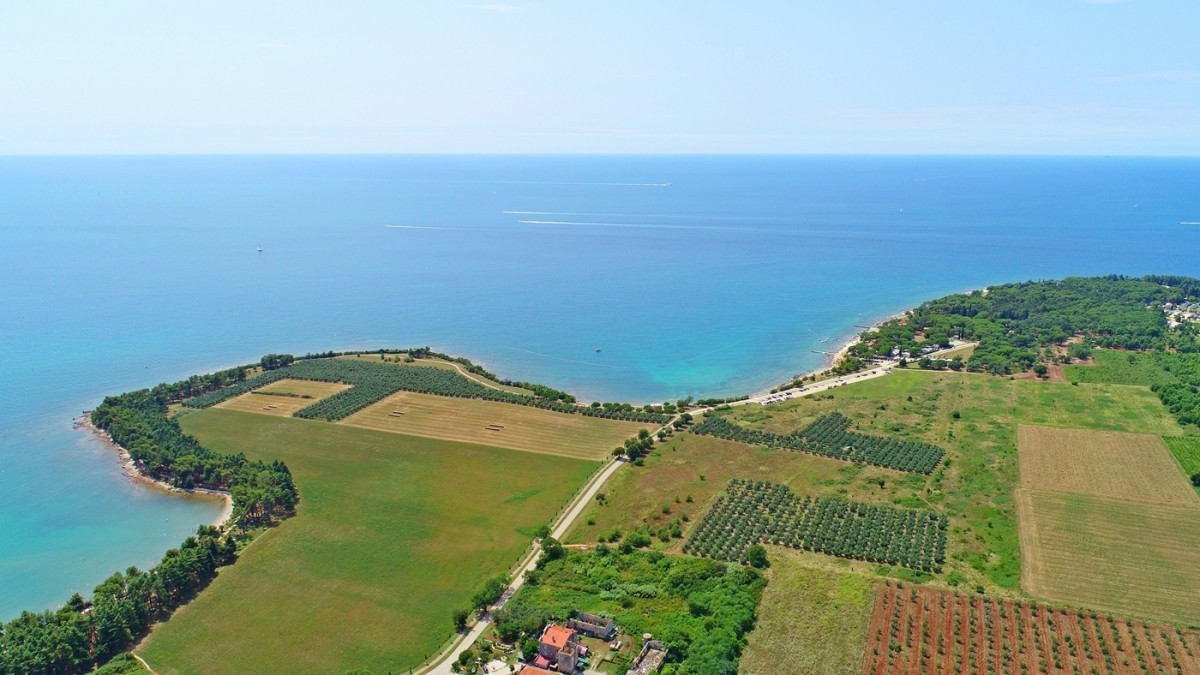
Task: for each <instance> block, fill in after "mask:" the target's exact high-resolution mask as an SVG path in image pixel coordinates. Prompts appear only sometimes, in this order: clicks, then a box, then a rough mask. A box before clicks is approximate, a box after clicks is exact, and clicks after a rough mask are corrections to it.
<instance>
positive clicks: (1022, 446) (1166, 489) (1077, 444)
mask: <svg viewBox="0 0 1200 675" xmlns="http://www.w3.org/2000/svg"><path fill="white" fill-rule="evenodd" d="M1017 445H1018V448H1019V454H1020V464H1021V485H1022V487H1025V488H1029V489H1032V490H1054V491H1059V492H1077V493H1081V494H1090V495H1094V496H1096V497H1104V498H1107V499H1118V500H1125V501H1137V502H1146V503H1151V504H1181V505H1193V506H1200V497H1198V496H1197V495H1196V492H1195V491H1194V490H1192V488H1191V486H1190V484H1189V483H1188V481H1187V480H1185V479H1184V477H1183V476H1182V475H1181V474H1180V471H1179V465H1178V464H1177V463H1176V461H1175V459H1174V458H1173V457H1172V456H1171V453H1170V452H1169V451H1168V450H1167V448H1166V446H1164V445H1163V442H1162V440H1161V439H1160V438H1159V437H1157V436H1151V435H1149V434H1128V433H1122V432H1117V431H1088V430H1084V429H1057V428H1054V427H1035V426H1026V425H1022V426H1021V427H1020V428H1019V429H1018V431H1017Z"/></svg>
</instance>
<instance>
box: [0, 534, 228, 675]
mask: <svg viewBox="0 0 1200 675" xmlns="http://www.w3.org/2000/svg"><path fill="white" fill-rule="evenodd" d="M236 555H237V545H236V544H235V543H234V541H233V539H232V538H231V537H230V536H227V535H225V534H223V533H222V532H221V530H220V529H219V528H216V527H212V526H202V527H200V528H199V529H198V530H197V532H196V536H193V537H188V538H187V539H186V540H184V542H183V544H182V545H180V547H179V548H175V549H171V550H169V551H167V553H166V554H165V555H164V556H163V559H162V562H160V563H158V564H157V565H155V566H154V567H152V568H150V569H149V570H147V571H144V572H143V571H141V570H139V569H138V568H136V567H130V568H129V569H127V570H125V571H124V572H117V573H115V574H113V575H112V576H110V577H109V578H108V579H105V580H104V582H102V583H101V584H100V585H99V586H97V587H96V589H95V591H94V592H93V594H92V598H91V600H85V599H84V598H83V597H82V596H80V595H79V594H78V593H77V594H75V595H74V596H72V597H71V599H70V600H69V601H67V604H66V605H64V606H63V607H62V608H61V609H59V610H58V611H54V612H51V611H46V612H41V613H33V612H22V613H21V615H20V616H19V617H17V618H15V619H13V620H12V621H9V622H8V623H5V624H2V625H0V673H14V674H16V673H21V674H26V673H45V674H51V673H84V672H88V671H90V670H92V669H93V668H95V667H96V666H98V665H101V664H103V663H105V662H106V661H108V660H109V659H111V658H113V657H114V656H116V655H118V654H120V653H121V652H123V651H125V650H127V649H129V648H130V647H132V646H133V644H134V643H135V642H136V641H137V640H138V639H140V638H141V637H142V636H144V635H145V634H146V632H147V631H148V630H149V628H150V626H151V624H153V623H154V622H155V621H161V620H163V619H166V618H167V617H169V616H170V614H171V612H172V611H174V610H175V609H176V608H178V607H179V606H180V605H182V604H184V603H186V602H187V601H188V600H190V599H192V598H193V597H194V596H195V595H196V593H198V592H199V591H200V590H201V589H203V588H204V587H205V586H206V585H207V584H208V582H209V581H211V580H212V578H213V577H214V576H216V573H217V568H219V567H221V566H223V565H228V564H230V563H232V562H233V561H234V559H235V557H236Z"/></svg>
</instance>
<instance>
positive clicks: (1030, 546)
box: [1013, 487, 1045, 596]
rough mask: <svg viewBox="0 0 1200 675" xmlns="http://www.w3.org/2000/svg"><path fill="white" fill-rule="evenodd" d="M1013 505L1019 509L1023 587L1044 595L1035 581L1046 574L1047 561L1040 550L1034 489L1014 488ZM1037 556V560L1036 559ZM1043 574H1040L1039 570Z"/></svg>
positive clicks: (1019, 539)
mask: <svg viewBox="0 0 1200 675" xmlns="http://www.w3.org/2000/svg"><path fill="white" fill-rule="evenodd" d="M1013 505H1014V506H1015V507H1016V511H1017V543H1018V546H1019V549H1020V556H1021V588H1022V589H1024V590H1025V592H1026V593H1029V594H1031V595H1037V596H1042V595H1044V591H1045V589H1044V588H1042V584H1041V583H1035V582H1036V581H1038V580H1040V579H1041V578H1042V577H1043V576H1044V575H1045V561H1044V560H1042V558H1041V556H1039V555H1035V554H1037V553H1038V552H1039V548H1040V547H1039V545H1038V528H1037V515H1036V514H1035V513H1034V507H1033V491H1032V490H1030V489H1029V488H1024V487H1018V488H1017V489H1016V490H1013ZM1035 558H1036V560H1035ZM1039 571H1040V572H1041V574H1038V572H1039Z"/></svg>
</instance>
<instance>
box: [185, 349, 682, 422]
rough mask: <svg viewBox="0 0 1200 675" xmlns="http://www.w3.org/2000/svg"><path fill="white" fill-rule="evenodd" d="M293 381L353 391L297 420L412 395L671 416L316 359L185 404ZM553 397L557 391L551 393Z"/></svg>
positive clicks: (439, 371)
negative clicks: (331, 384)
mask: <svg viewBox="0 0 1200 675" xmlns="http://www.w3.org/2000/svg"><path fill="white" fill-rule="evenodd" d="M285 378H290V379H298V380H315V381H321V382H341V383H345V384H349V385H351V388H350V389H347V390H344V391H340V392H338V393H336V394H334V395H333V396H330V397H328V398H325V399H322V400H320V401H317V402H316V403H314V404H312V405H310V406H308V407H306V408H302V409H300V410H298V411H296V414H295V416H296V417H301V418H306V419H325V420H330V421H335V420H340V419H343V418H345V417H348V416H349V415H352V414H354V413H356V412H358V411H359V410H362V409H363V408H365V407H367V406H369V405H371V404H373V403H376V402H377V401H380V400H382V399H384V398H386V397H387V396H389V395H391V394H394V393H396V392H397V391H412V392H417V393H422V394H436V395H439V396H451V397H458V398H477V399H483V400H486V401H497V402H502V403H514V404H518V405H528V406H533V407H536V408H543V409H546V410H553V411H555V412H561V413H578V414H581V415H588V416H591V417H601V418H607V419H618V420H627V421H633V422H646V423H656V424H665V423H666V422H668V421H669V420H670V416H669V415H665V414H661V413H653V412H646V411H644V410H637V409H635V408H632V407H630V408H628V409H625V408H617V407H608V408H606V407H603V406H599V407H584V406H578V405H575V404H574V403H569V402H566V401H564V400H562V399H561V398H560V397H555V398H543V397H539V396H526V395H522V394H514V393H511V392H508V391H503V390H500V389H494V388H492V387H488V386H485V385H483V384H480V383H479V382H476V381H474V380H470V379H467V378H465V377H463V376H462V375H460V374H459V373H456V372H454V371H451V370H446V369H445V368H432V367H428V366H404V367H396V366H393V365H388V364H384V363H374V362H371V361H359V360H353V359H337V358H314V359H304V360H302V361H297V362H295V363H293V364H292V365H289V366H286V367H283V368H277V369H274V370H269V371H266V372H264V373H262V374H261V375H258V376H256V377H253V378H250V379H246V380H242V381H240V382H235V383H233V384H230V385H229V386H227V387H224V388H222V389H219V390H216V391H211V392H208V393H205V394H202V395H200V396H196V397H195V398H192V399H189V400H187V401H184V403H183V404H184V405H185V406H188V407H192V408H207V407H210V406H213V405H216V404H218V403H220V402H222V401H225V400H228V399H230V398H233V397H234V396H238V395H240V394H244V393H246V392H248V391H252V390H254V389H257V388H259V387H262V386H264V385H266V384H270V383H271V382H275V381H278V380H281V379H285ZM551 391H554V390H551Z"/></svg>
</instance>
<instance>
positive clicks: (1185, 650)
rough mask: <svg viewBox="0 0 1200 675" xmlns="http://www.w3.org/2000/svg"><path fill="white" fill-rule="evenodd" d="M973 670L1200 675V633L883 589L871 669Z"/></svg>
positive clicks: (868, 673)
mask: <svg viewBox="0 0 1200 675" xmlns="http://www.w3.org/2000/svg"><path fill="white" fill-rule="evenodd" d="M968 672H969V673H1097V674H1099V673H1111V674H1121V675H1124V674H1125V673H1175V674H1178V675H1200V633H1197V632H1196V631H1194V630H1183V629H1180V628H1177V627H1174V626H1166V625H1153V624H1146V623H1142V622H1140V621H1134V620H1130V619H1118V618H1115V617H1113V616H1111V615H1103V614H1096V613H1094V612H1078V611H1075V610H1065V609H1055V608H1052V607H1046V606H1045V605H1040V604H1037V603H1031V602H1021V601H1014V600H1009V599H1000V598H990V597H987V596H984V595H971V596H968V595H963V594H960V593H954V592H951V591H943V590H937V589H933V588H927V587H922V586H906V585H904V584H899V583H892V582H888V583H885V584H881V585H880V586H879V589H878V591H877V592H876V595H875V607H874V610H873V612H872V615H871V625H870V628H869V629H868V633H867V649H866V652H865V655H864V658H863V673H864V675H889V674H892V673H968Z"/></svg>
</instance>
